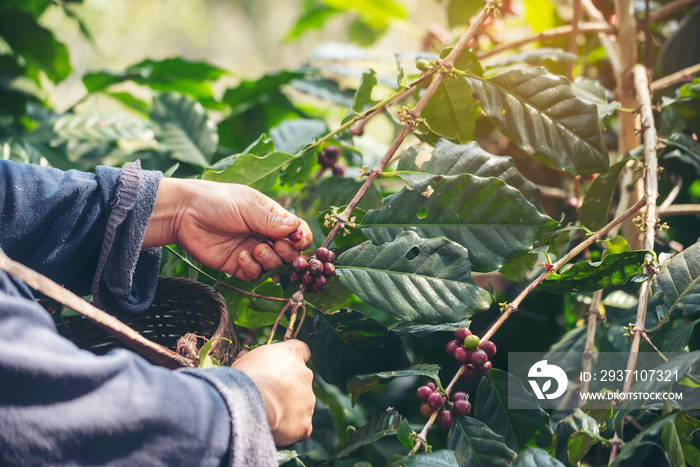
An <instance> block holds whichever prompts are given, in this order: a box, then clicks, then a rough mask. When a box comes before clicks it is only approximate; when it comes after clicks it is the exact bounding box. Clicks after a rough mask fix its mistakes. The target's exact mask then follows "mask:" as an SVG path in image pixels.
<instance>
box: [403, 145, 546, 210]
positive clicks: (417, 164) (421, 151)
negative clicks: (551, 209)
mask: <svg viewBox="0 0 700 467" xmlns="http://www.w3.org/2000/svg"><path fill="white" fill-rule="evenodd" d="M396 170H397V171H398V172H400V176H401V178H403V179H404V180H406V182H408V183H421V182H425V181H426V180H428V179H429V178H431V176H432V175H431V174H433V175H458V174H463V173H467V174H472V175H476V176H479V177H494V178H498V179H500V180H503V181H504V182H506V183H507V184H508V185H510V186H512V187H513V188H517V189H518V190H519V191H520V192H521V193H522V194H523V196H524V197H525V199H527V200H528V201H529V202H530V203H531V204H533V205H534V206H535V207H536V208H537V210H538V211H540V212H544V208H543V207H542V201H541V200H540V189H539V188H537V185H535V184H534V183H532V182H530V181H529V180H528V179H526V178H525V177H523V176H522V175H521V174H520V172H519V171H518V168H517V167H516V166H515V163H514V162H513V159H511V158H510V157H506V156H495V155H493V154H491V153H489V152H487V151H485V150H483V149H482V148H481V147H480V146H479V144H478V143H477V142H476V141H470V142H468V143H466V144H454V143H452V142H450V141H447V140H446V139H440V140H438V142H437V145H435V149H434V150H433V151H432V152H430V151H428V150H427V149H425V148H422V147H420V146H411V147H410V148H408V149H407V150H406V151H404V153H403V154H401V159H399V164H398V166H397V168H396Z"/></svg>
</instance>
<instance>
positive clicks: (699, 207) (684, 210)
mask: <svg viewBox="0 0 700 467" xmlns="http://www.w3.org/2000/svg"><path fill="white" fill-rule="evenodd" d="M657 212H658V214H659V215H663V216H664V217H668V216H697V215H700V204H674V205H672V206H669V207H667V208H664V209H658V210H657Z"/></svg>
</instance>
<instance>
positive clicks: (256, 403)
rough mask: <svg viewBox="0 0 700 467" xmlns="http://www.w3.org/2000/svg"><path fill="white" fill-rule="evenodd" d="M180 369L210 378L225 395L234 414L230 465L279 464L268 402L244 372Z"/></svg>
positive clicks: (209, 380) (222, 394)
mask: <svg viewBox="0 0 700 467" xmlns="http://www.w3.org/2000/svg"><path fill="white" fill-rule="evenodd" d="M178 371H179V372H183V373H187V374H188V375H192V376H196V377H198V378H202V379H204V380H206V381H207V382H208V383H209V384H211V385H212V386H214V387H215V388H216V389H217V390H218V391H219V393H220V394H221V396H222V397H223V398H224V401H225V402H226V405H227V406H228V409H229V415H230V417H231V438H230V439H231V446H230V450H229V456H228V463H227V464H226V465H229V466H232V467H243V466H251V467H252V466H276V465H277V450H276V448H275V443H274V441H273V439H272V433H271V432H270V426H269V425H268V423H267V414H266V412H265V404H264V403H263V400H262V396H260V392H259V391H258V388H257V387H256V386H255V384H253V382H252V381H251V380H250V379H249V378H248V377H247V376H246V375H245V374H244V373H243V372H241V371H238V370H234V369H233V368H210V369H206V370H200V369H183V370H178Z"/></svg>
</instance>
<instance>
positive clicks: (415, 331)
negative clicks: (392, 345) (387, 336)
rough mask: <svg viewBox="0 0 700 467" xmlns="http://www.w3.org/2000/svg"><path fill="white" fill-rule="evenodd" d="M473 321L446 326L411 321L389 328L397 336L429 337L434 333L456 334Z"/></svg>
mask: <svg viewBox="0 0 700 467" xmlns="http://www.w3.org/2000/svg"><path fill="white" fill-rule="evenodd" d="M469 323H471V321H469V320H464V321H459V322H457V323H446V324H420V323H413V322H411V321H399V322H398V323H394V324H392V325H391V326H389V329H391V330H392V331H394V332H395V333H396V334H412V335H415V336H429V335H430V334H432V333H434V332H442V331H448V332H454V331H455V330H456V329H458V328H462V327H465V328H468V327H469Z"/></svg>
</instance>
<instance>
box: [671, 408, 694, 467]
mask: <svg viewBox="0 0 700 467" xmlns="http://www.w3.org/2000/svg"><path fill="white" fill-rule="evenodd" d="M675 425H676V432H677V433H678V437H679V439H680V442H681V449H682V450H683V457H685V460H686V462H688V464H689V465H700V443H699V442H698V441H700V420H698V419H697V418H693V417H691V416H689V415H688V414H686V413H682V412H681V413H679V414H678V416H677V417H676V421H675ZM693 436H695V437H696V440H695V442H693Z"/></svg>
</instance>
